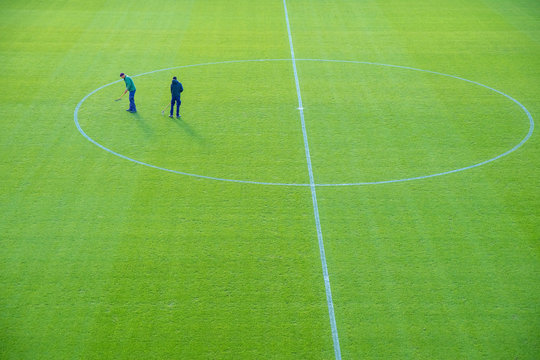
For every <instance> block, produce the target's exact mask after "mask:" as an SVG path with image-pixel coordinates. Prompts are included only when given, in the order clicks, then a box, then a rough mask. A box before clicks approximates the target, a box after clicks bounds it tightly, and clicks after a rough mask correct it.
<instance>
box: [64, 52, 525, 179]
mask: <svg viewBox="0 0 540 360" xmlns="http://www.w3.org/2000/svg"><path fill="white" fill-rule="evenodd" d="M269 61H292V60H291V59H260V60H237V61H222V62H214V63H204V64H195V65H184V66H176V67H170V68H165V69H159V70H154V71H150V72H146V73H142V74H138V75H134V76H132V77H140V76H144V75H149V74H153V73H157V72H162V71H168V70H174V69H182V68H190V67H197V66H209V65H219V64H230V63H248V62H269ZM296 61H297V62H301V61H310V62H325V63H349V64H364V65H372V66H378V67H386V68H395V69H402V70H406V71H416V72H422V73H429V74H434V75H437V76H441V77H447V78H453V79H457V80H460V81H463V82H466V83H469V84H472V85H475V86H479V87H482V88H485V89H488V90H489V91H491V92H494V93H496V94H499V95H501V96H503V97H505V98H506V99H508V100H510V101H512V102H513V103H515V104H517V105H518V106H519V108H520V109H521V110H522V111H523V112H524V113H525V114H526V116H527V118H528V120H529V130H528V133H527V135H526V136H525V137H524V138H523V139H522V140H521V141H520V142H519V143H517V144H516V145H515V146H514V147H512V148H511V149H509V150H507V151H505V152H503V153H501V154H499V155H497V156H495V157H493V158H490V159H487V160H485V161H482V162H479V163H475V164H472V165H469V166H465V167H461V168H457V169H453V170H448V171H444V172H438V173H432V174H426V175H422V176H416V177H408V178H397V179H384V180H379V181H371V182H349V183H321V184H315V185H316V186H354V185H374V184H385V183H396V182H403V181H411V180H419V179H426V178H430V177H435V176H442V175H447V174H451V173H456V172H460V171H464V170H468V169H472V168H476V167H479V166H482V165H485V164H487V163H490V162H492V161H495V160H497V159H500V158H501V157H503V156H506V155H508V154H510V153H512V152H514V151H515V150H517V149H518V148H520V147H521V146H522V145H523V144H524V143H525V142H526V141H527V140H528V139H529V138H530V137H531V136H532V133H533V131H534V121H533V118H532V116H531V114H530V112H529V111H528V110H527V109H526V108H525V106H523V105H522V104H521V103H520V102H519V101H517V100H516V99H514V98H512V97H511V96H509V95H507V94H505V93H503V92H501V91H499V90H496V89H494V88H491V87H489V86H486V85H483V84H481V83H478V82H475V81H472V80H467V79H464V78H461V77H458V76H454V75H448V74H444V73H440V72H434V71H429V70H422V69H416V68H411V67H406V66H398V65H389V64H380V63H371V62H363V61H345V60H324V59H296ZM120 81H121V80H118V81H114V82H112V83H109V84H106V85H103V86H101V87H99V88H97V89H95V90H93V91H91V92H90V93H89V94H87V95H86V96H85V97H84V98H83V99H82V100H81V101H80V102H79V103H78V104H77V106H76V108H75V111H74V121H75V124H76V126H77V129H78V130H79V132H80V133H81V134H82V135H83V136H84V137H85V138H86V139H88V140H89V141H90V142H92V143H93V144H95V145H96V146H98V147H100V148H101V149H103V150H105V151H107V152H109V153H111V154H113V155H116V156H118V157H121V158H123V159H125V160H129V161H132V162H135V163H137V164H140V165H144V166H148V167H151V168H154V169H158V170H162V171H167V172H170V173H175V174H179V175H186V176H192V177H198V178H204V179H211V180H219V181H228V182H236V183H249V184H260V185H281V186H310V184H309V183H279V182H262V181H250V180H238V179H228V178H220V177H213V176H206V175H202V174H194V173H189V172H184V171H179V170H175V169H171V168H166V167H161V166H157V165H154V164H150V163H147V162H143V161H139V160H136V159H134V158H131V157H128V156H126V155H123V154H120V153H119V152H116V151H114V150H112V149H110V148H107V147H105V146H104V145H102V144H100V143H99V142H97V141H96V140H94V139H93V138H91V137H90V136H89V135H88V134H87V133H86V132H85V131H84V130H83V128H82V127H81V125H80V123H79V119H78V113H79V110H80V108H81V106H82V105H83V103H84V102H85V101H86V100H87V99H88V98H89V97H90V96H92V95H93V94H95V93H97V92H98V91H100V90H102V89H104V88H106V87H108V86H110V85H112V84H116V83H118V82H120Z"/></svg>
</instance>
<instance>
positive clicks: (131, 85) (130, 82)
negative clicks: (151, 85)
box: [124, 75, 137, 91]
mask: <svg viewBox="0 0 540 360" xmlns="http://www.w3.org/2000/svg"><path fill="white" fill-rule="evenodd" d="M124 81H125V83H126V89H127V90H128V91H135V90H137V89H136V88H135V84H134V83H133V80H131V78H130V77H129V76H127V75H126V77H125V78H124Z"/></svg>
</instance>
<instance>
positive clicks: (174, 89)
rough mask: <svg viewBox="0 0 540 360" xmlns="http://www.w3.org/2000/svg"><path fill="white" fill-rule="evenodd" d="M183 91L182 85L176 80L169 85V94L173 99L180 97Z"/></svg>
mask: <svg viewBox="0 0 540 360" xmlns="http://www.w3.org/2000/svg"><path fill="white" fill-rule="evenodd" d="M182 91H184V88H183V87H182V83H181V82H180V81H178V80H176V79H173V81H172V84H171V94H172V96H173V97H180V93H181V92H182Z"/></svg>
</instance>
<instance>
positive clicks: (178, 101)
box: [170, 96, 182, 116]
mask: <svg viewBox="0 0 540 360" xmlns="http://www.w3.org/2000/svg"><path fill="white" fill-rule="evenodd" d="M174 103H176V116H179V115H180V104H182V101H180V96H178V97H176V96H173V97H172V99H171V113H170V115H171V116H172V114H173V110H174Z"/></svg>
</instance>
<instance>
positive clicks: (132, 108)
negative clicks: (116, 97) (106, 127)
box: [129, 91, 137, 112]
mask: <svg viewBox="0 0 540 360" xmlns="http://www.w3.org/2000/svg"><path fill="white" fill-rule="evenodd" d="M129 111H133V112H135V111H137V107H136V106H135V91H130V92H129Z"/></svg>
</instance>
